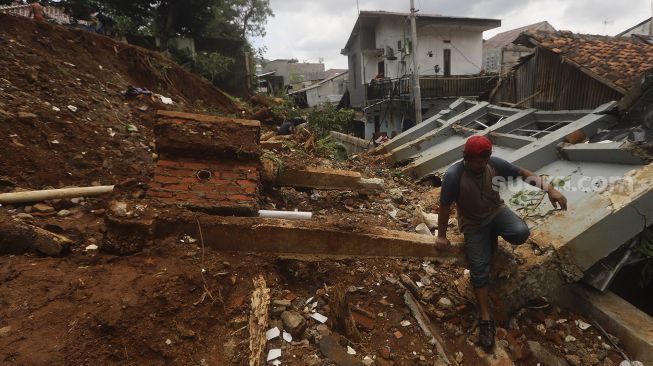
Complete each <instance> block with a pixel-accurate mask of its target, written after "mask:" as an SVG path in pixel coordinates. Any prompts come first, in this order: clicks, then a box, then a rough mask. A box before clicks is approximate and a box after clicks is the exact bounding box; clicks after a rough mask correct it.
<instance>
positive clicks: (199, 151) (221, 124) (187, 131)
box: [154, 111, 261, 160]
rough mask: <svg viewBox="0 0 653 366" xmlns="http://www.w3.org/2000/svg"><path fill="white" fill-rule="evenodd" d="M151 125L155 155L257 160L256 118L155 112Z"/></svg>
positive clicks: (258, 127)
mask: <svg viewBox="0 0 653 366" xmlns="http://www.w3.org/2000/svg"><path fill="white" fill-rule="evenodd" d="M157 116H158V117H159V118H158V119H157V121H156V123H155V124H154V135H155V137H156V150H157V152H158V153H159V154H163V155H166V154H171V155H173V156H176V157H180V156H192V157H198V156H202V157H203V158H205V159H211V158H220V157H228V158H233V159H239V160H242V159H245V160H257V159H258V158H259V156H260V155H261V147H260V146H259V141H260V138H261V123H260V122H259V121H252V120H244V119H235V118H227V117H218V116H209V115H201V114H192V113H182V112H173V111H158V112H157Z"/></svg>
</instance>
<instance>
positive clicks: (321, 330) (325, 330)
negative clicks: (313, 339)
mask: <svg viewBox="0 0 653 366" xmlns="http://www.w3.org/2000/svg"><path fill="white" fill-rule="evenodd" d="M317 332H318V333H319V334H320V335H321V336H323V337H324V336H328V335H329V334H331V329H329V327H328V326H327V325H326V324H320V325H318V326H317Z"/></svg>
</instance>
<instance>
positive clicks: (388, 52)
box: [385, 46, 397, 60]
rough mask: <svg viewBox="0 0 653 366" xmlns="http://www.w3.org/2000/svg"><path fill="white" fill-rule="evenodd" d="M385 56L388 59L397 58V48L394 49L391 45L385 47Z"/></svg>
mask: <svg viewBox="0 0 653 366" xmlns="http://www.w3.org/2000/svg"><path fill="white" fill-rule="evenodd" d="M385 58H386V60H396V59H397V56H395V50H393V49H392V47H390V46H386V47H385Z"/></svg>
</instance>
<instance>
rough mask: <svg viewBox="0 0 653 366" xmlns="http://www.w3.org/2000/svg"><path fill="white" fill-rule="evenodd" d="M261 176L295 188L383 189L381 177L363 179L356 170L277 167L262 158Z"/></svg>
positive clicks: (375, 190)
mask: <svg viewBox="0 0 653 366" xmlns="http://www.w3.org/2000/svg"><path fill="white" fill-rule="evenodd" d="M262 177H263V180H264V181H265V182H267V183H270V184H274V185H278V186H285V187H295V188H311V189H320V190H343V191H355V192H360V193H365V194H370V193H374V192H377V191H380V190H382V189H383V180H382V179H378V178H369V179H365V178H363V176H362V175H361V174H360V173H358V172H354V171H350V170H338V169H327V168H315V167H309V168H303V169H294V168H283V169H279V166H278V165H277V164H275V163H274V162H272V161H269V159H263V173H262Z"/></svg>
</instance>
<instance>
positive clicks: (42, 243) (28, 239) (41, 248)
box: [0, 212, 73, 257]
mask: <svg viewBox="0 0 653 366" xmlns="http://www.w3.org/2000/svg"><path fill="white" fill-rule="evenodd" d="M72 243H73V242H72V241H71V240H70V239H68V238H67V237H65V236H63V235H60V234H55V233H53V232H50V231H48V230H45V229H43V228H40V227H38V226H34V225H30V224H27V223H25V222H23V221H22V220H19V219H16V220H14V219H13V218H12V217H11V216H9V215H8V214H7V213H5V212H0V253H4V254H23V253H26V252H28V251H31V252H35V253H39V254H44V255H48V256H53V257H56V256H59V255H61V254H62V253H63V252H64V251H65V250H66V249H67V248H69V247H70V246H71V245H72Z"/></svg>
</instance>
